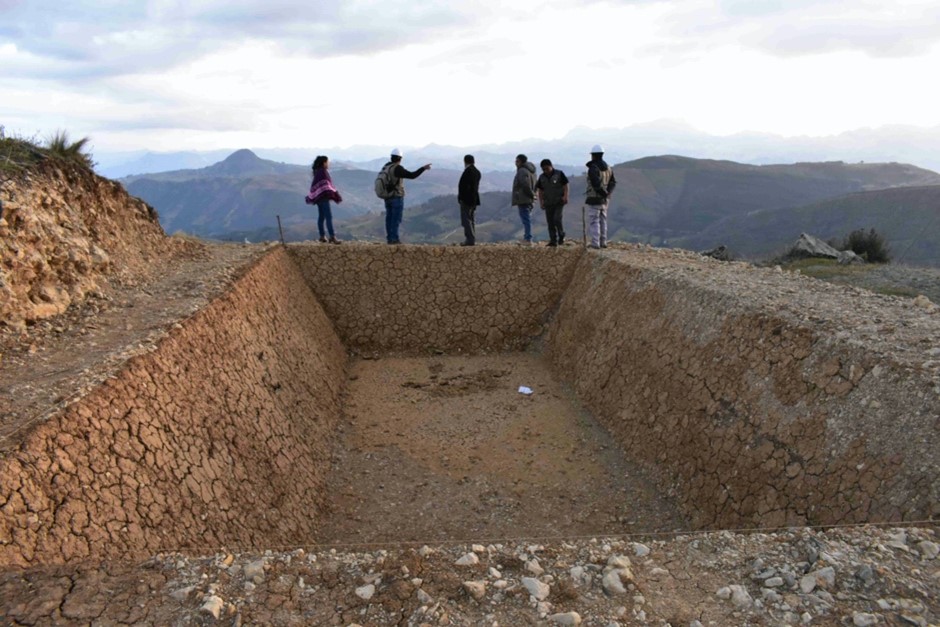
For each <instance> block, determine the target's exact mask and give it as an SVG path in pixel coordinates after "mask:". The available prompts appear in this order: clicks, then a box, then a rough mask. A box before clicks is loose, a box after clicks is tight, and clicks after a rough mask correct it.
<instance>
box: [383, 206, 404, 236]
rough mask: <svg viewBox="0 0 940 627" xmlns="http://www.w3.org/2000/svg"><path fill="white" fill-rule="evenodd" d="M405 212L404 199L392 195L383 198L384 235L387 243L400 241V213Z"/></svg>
mask: <svg viewBox="0 0 940 627" xmlns="http://www.w3.org/2000/svg"><path fill="white" fill-rule="evenodd" d="M404 213H405V199H404V198H402V197H401V196H394V197H392V198H386V199H385V237H386V239H387V240H388V243H389V244H391V243H392V242H400V241H401V238H400V237H399V236H398V227H399V226H401V218H402V214H404Z"/></svg>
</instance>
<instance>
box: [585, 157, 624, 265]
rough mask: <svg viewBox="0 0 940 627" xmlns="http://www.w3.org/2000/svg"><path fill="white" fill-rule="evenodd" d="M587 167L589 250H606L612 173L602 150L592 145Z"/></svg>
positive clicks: (612, 182)
mask: <svg viewBox="0 0 940 627" xmlns="http://www.w3.org/2000/svg"><path fill="white" fill-rule="evenodd" d="M585 165H587V169H588V172H587V198H586V199H585V201H584V205H585V207H586V208H587V210H588V215H589V216H590V218H591V227H590V229H591V231H590V232H591V248H607V207H608V206H609V204H610V195H611V194H612V193H613V191H614V187H616V186H617V180H616V179H615V178H614V171H613V170H612V169H610V166H609V165H607V162H606V161H604V148H603V147H602V146H601V145H600V144H594V146H593V147H592V148H591V160H590V161H588V162H587V163H586V164H585Z"/></svg>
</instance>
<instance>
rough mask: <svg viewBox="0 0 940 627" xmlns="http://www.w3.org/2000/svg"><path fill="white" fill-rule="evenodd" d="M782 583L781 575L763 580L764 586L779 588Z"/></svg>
mask: <svg viewBox="0 0 940 627" xmlns="http://www.w3.org/2000/svg"><path fill="white" fill-rule="evenodd" d="M782 585H783V577H768V578H767V579H766V580H765V581H764V586H765V587H767V588H779V587H780V586H782Z"/></svg>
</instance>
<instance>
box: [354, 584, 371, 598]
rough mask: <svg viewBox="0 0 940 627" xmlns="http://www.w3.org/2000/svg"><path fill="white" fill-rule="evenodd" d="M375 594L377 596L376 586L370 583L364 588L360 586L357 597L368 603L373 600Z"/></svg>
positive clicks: (357, 589)
mask: <svg viewBox="0 0 940 627" xmlns="http://www.w3.org/2000/svg"><path fill="white" fill-rule="evenodd" d="M374 594H375V585H374V584H371V583H369V584H366V585H364V586H360V587H359V588H356V596H357V597H359V598H360V599H362V600H364V601H368V600H369V599H371V598H372V596H373V595H374Z"/></svg>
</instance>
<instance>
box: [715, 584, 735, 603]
mask: <svg viewBox="0 0 940 627" xmlns="http://www.w3.org/2000/svg"><path fill="white" fill-rule="evenodd" d="M715 596H716V597H718V598H719V599H722V600H724V601H727V600H728V599H730V598H731V588H729V587H728V586H725V587H723V588H718V592H716V593H715Z"/></svg>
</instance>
